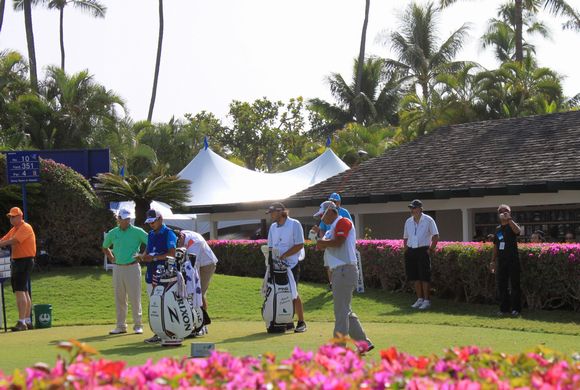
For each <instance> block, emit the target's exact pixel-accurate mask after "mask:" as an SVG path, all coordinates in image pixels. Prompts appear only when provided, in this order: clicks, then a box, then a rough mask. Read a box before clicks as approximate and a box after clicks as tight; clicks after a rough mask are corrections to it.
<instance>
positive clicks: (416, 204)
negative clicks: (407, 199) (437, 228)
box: [409, 199, 423, 209]
mask: <svg viewBox="0 0 580 390" xmlns="http://www.w3.org/2000/svg"><path fill="white" fill-rule="evenodd" d="M409 207H410V208H412V209H413V208H416V207H423V202H421V201H420V200H419V199H415V200H413V201H412V202H411V203H409Z"/></svg>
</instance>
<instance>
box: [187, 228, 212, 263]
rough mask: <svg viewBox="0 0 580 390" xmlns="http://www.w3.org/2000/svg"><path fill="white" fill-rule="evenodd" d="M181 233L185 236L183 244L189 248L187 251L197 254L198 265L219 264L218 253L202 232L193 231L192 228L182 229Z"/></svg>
mask: <svg viewBox="0 0 580 390" xmlns="http://www.w3.org/2000/svg"><path fill="white" fill-rule="evenodd" d="M181 233H182V234H183V235H184V236H185V237H184V239H183V246H184V247H185V248H187V253H193V254H194V255H195V257H196V261H195V265H196V266H197V267H205V266H206V265H210V264H217V262H218V259H217V257H216V255H215V254H214V253H213V251H212V250H211V248H210V247H209V245H208V243H207V241H206V240H205V238H203V236H202V235H201V234H199V233H197V232H192V231H191V230H182V231H181Z"/></svg>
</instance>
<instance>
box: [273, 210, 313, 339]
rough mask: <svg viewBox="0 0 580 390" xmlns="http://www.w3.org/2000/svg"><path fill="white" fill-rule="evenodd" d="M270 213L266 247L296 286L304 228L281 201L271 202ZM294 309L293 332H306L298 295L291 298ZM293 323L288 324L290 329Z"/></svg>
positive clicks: (302, 308)
mask: <svg viewBox="0 0 580 390" xmlns="http://www.w3.org/2000/svg"><path fill="white" fill-rule="evenodd" d="M266 214H270V219H271V220H272V225H271V226H270V230H269V231H268V248H269V249H270V250H271V251H272V255H273V256H274V260H278V261H281V262H282V263H283V264H284V265H285V266H286V267H287V268H290V270H291V271H292V275H293V276H294V281H295V282H296V286H298V281H299V280H300V260H302V259H303V258H304V256H305V252H304V229H303V228H302V225H301V224H300V222H299V221H298V220H296V219H294V218H290V217H289V216H288V209H287V208H286V206H284V205H283V204H282V203H273V204H272V205H271V206H270V207H269V208H268V211H266ZM293 302H294V311H295V312H296V314H297V316H298V323H297V324H296V328H295V329H294V332H296V333H302V332H306V323H305V322H304V307H303V306H302V300H301V299H300V295H298V296H297V297H296V299H294V300H293ZM293 327H294V324H293V323H292V324H288V329H292V328H293Z"/></svg>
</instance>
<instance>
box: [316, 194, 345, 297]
mask: <svg viewBox="0 0 580 390" xmlns="http://www.w3.org/2000/svg"><path fill="white" fill-rule="evenodd" d="M328 200H329V201H331V202H333V203H334V204H335V205H336V207H337V209H338V215H340V216H341V217H344V218H348V219H349V220H350V221H351V222H352V217H351V216H350V213H349V212H348V210H347V209H345V208H344V207H342V206H341V204H342V199H341V197H340V195H339V194H338V193H336V192H333V193H332V194H330V196H329V197H328ZM329 229H330V226H328V225H327V224H325V223H324V222H323V221H322V220H320V224H318V226H317V225H314V226H313V227H312V231H314V232H315V233H317V234H318V237H324V234H325V233H326V232H327V231H328V230H329ZM324 268H326V276H327V278H328V289H329V290H331V291H332V281H331V279H332V275H331V273H330V267H329V266H328V260H327V259H326V256H324Z"/></svg>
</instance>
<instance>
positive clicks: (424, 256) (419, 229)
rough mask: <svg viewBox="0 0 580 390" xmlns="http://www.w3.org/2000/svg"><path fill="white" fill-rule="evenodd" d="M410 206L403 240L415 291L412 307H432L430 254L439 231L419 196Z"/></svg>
mask: <svg viewBox="0 0 580 390" xmlns="http://www.w3.org/2000/svg"><path fill="white" fill-rule="evenodd" d="M409 209H410V210H411V217H409V219H407V221H406V222H405V231H404V233H403V241H404V244H405V272H406V274H407V280H409V281H412V282H415V292H416V293H417V301H416V302H415V303H414V304H413V305H412V306H411V307H412V308H414V309H419V310H427V309H429V308H430V307H431V300H430V295H429V294H430V288H431V256H432V255H433V254H434V253H435V248H436V247H437V241H439V231H438V230H437V224H435V221H434V220H433V218H431V217H430V216H428V215H426V214H423V203H422V202H421V201H420V200H419V199H415V200H414V201H412V202H411V203H410V204H409Z"/></svg>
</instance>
